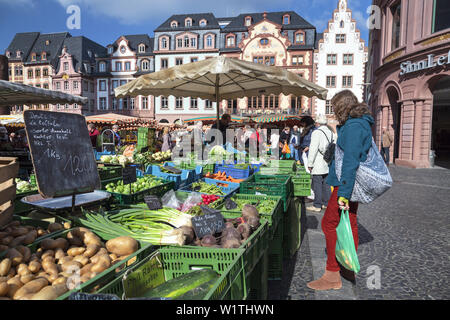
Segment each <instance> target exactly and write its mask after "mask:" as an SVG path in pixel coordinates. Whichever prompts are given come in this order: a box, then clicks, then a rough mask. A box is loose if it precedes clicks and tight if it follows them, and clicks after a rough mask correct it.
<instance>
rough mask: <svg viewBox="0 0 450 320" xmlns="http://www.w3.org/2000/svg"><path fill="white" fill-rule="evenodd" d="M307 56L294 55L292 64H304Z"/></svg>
mask: <svg viewBox="0 0 450 320" xmlns="http://www.w3.org/2000/svg"><path fill="white" fill-rule="evenodd" d="M304 59H305V57H304V56H303V55H295V56H292V65H293V66H301V65H303V62H304Z"/></svg>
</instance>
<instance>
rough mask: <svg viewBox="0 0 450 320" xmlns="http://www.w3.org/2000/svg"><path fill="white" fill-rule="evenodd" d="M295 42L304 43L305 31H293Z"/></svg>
mask: <svg viewBox="0 0 450 320" xmlns="http://www.w3.org/2000/svg"><path fill="white" fill-rule="evenodd" d="M295 43H296V44H304V43H305V33H304V32H303V31H297V32H296V33H295Z"/></svg>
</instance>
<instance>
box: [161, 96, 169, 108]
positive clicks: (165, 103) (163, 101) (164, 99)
mask: <svg viewBox="0 0 450 320" xmlns="http://www.w3.org/2000/svg"><path fill="white" fill-rule="evenodd" d="M167 108H169V100H168V99H167V97H164V96H161V109H167Z"/></svg>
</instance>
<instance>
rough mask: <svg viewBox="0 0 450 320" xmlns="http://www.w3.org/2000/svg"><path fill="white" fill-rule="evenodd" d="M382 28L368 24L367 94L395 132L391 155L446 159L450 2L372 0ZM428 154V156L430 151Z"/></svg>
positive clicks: (379, 121) (449, 154)
mask: <svg viewBox="0 0 450 320" xmlns="http://www.w3.org/2000/svg"><path fill="white" fill-rule="evenodd" d="M373 4H374V5H377V6H379V8H381V20H380V21H381V28H380V29H374V30H371V32H370V33H371V34H370V40H371V45H370V59H369V64H368V68H367V69H368V73H367V79H366V82H370V83H371V86H370V89H369V90H367V97H366V100H367V101H368V103H369V105H370V106H371V108H372V112H373V114H374V117H375V119H376V127H375V130H374V136H375V139H376V142H377V144H378V145H380V144H381V133H382V128H383V127H386V128H387V129H388V130H389V132H390V133H391V135H392V136H393V137H394V144H393V146H392V147H391V159H392V160H393V161H394V162H395V163H396V164H398V165H403V166H408V167H414V168H427V167H430V166H431V165H432V163H433V156H432V154H433V153H435V154H436V158H435V161H436V163H442V164H443V165H446V164H448V162H449V161H448V160H449V159H450V137H449V134H450V130H449V128H450V6H449V5H448V1H447V0H375V1H373ZM430 155H431V157H430Z"/></svg>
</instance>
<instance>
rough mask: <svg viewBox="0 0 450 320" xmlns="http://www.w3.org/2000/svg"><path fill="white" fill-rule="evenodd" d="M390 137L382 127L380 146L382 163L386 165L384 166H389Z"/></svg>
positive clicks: (391, 140)
mask: <svg viewBox="0 0 450 320" xmlns="http://www.w3.org/2000/svg"><path fill="white" fill-rule="evenodd" d="M392 142H393V139H392V136H391V134H390V133H389V131H388V130H387V128H386V127H383V137H382V146H381V150H380V153H381V156H382V157H383V159H384V162H385V163H386V165H389V150H390V147H391V146H392Z"/></svg>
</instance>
